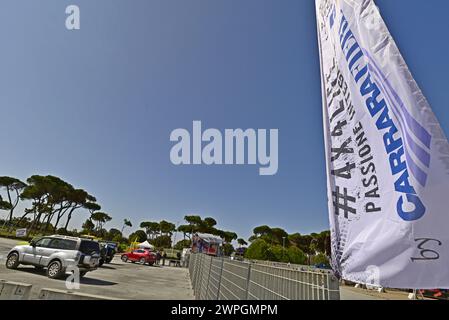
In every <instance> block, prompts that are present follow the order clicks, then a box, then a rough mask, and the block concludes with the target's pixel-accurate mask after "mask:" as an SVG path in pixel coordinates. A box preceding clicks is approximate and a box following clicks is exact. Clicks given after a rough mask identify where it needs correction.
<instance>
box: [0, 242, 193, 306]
mask: <svg viewBox="0 0 449 320" xmlns="http://www.w3.org/2000/svg"><path fill="white" fill-rule="evenodd" d="M17 243H18V241H17V240H10V239H3V238H0V256H1V257H0V279H3V280H8V281H15V282H23V283H28V284H32V285H33V289H32V292H31V297H32V298H36V297H37V295H38V293H39V291H40V289H42V288H51V289H61V290H67V289H66V286H65V280H52V279H48V278H47V277H46V276H45V272H39V271H36V270H35V268H34V267H32V266H20V267H19V269H17V270H9V269H7V268H6V267H5V258H6V257H5V255H6V253H7V252H8V251H9V250H10V249H11V248H12V247H13V246H14V245H16V244H17ZM79 292H82V293H87V294H93V295H101V296H107V297H112V298H119V299H145V300H146V299H148V300H153V299H167V300H171V299H180V300H191V299H194V296H193V292H192V288H191V285H190V279H189V275H188V270H187V269H184V268H173V267H150V266H142V265H139V264H133V263H123V262H122V261H121V260H120V259H119V258H118V257H116V258H114V260H113V261H112V263H111V264H107V265H105V266H104V267H102V268H99V269H98V270H95V271H93V272H90V273H88V274H87V275H86V277H85V278H83V279H82V280H81V286H80V290H79Z"/></svg>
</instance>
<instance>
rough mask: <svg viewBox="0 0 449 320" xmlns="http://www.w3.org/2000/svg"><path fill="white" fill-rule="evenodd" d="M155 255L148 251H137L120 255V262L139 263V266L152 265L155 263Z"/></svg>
mask: <svg viewBox="0 0 449 320" xmlns="http://www.w3.org/2000/svg"><path fill="white" fill-rule="evenodd" d="M156 259H157V258H156V254H155V253H154V252H152V251H150V250H148V249H137V250H133V251H130V252H127V253H124V254H122V261H123V262H127V261H131V262H139V263H140V264H149V265H150V266H152V265H154V263H155V262H156Z"/></svg>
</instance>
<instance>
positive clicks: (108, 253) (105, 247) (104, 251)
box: [99, 241, 116, 267]
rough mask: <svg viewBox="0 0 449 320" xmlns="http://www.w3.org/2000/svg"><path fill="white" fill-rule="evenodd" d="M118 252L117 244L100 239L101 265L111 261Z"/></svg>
mask: <svg viewBox="0 0 449 320" xmlns="http://www.w3.org/2000/svg"><path fill="white" fill-rule="evenodd" d="M115 253H116V245H114V244H112V243H108V242H103V241H100V262H99V266H100V267H101V266H102V265H103V264H105V263H111V261H112V259H113V258H114V255H115Z"/></svg>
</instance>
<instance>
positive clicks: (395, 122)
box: [316, 0, 449, 289]
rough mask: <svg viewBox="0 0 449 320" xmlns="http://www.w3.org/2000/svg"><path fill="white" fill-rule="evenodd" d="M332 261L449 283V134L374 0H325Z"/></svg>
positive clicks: (393, 278) (384, 277) (374, 280)
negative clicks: (440, 122) (431, 106)
mask: <svg viewBox="0 0 449 320" xmlns="http://www.w3.org/2000/svg"><path fill="white" fill-rule="evenodd" d="M316 13H317V27H318V40H319V48H320V62H321V76H322V95H323V123H324V137H325V149H326V163H327V166H326V168H327V177H328V205H329V217H330V225H331V234H332V264H333V268H334V270H335V271H336V273H337V274H338V275H339V276H340V277H342V278H343V279H345V280H349V281H353V282H356V283H363V284H371V285H374V286H382V287H390V288H408V289H435V288H441V289H443V288H449V267H448V266H449V143H448V140H447V138H446V137H445V135H444V133H443V130H442V129H441V127H440V125H439V123H438V120H437V119H436V117H435V115H434V113H433V112H432V109H431V108H430V106H429V104H428V102H427V100H426V99H425V97H424V96H423V94H422V92H421V90H420V89H419V87H418V85H417V84H416V82H415V80H414V79H413V76H412V75H411V73H410V71H409V69H408V67H407V65H406V63H405V61H404V59H403V57H402V56H401V54H400V52H399V49H398V47H397V46H396V44H395V42H394V40H393V38H392V36H391V35H390V33H389V31H388V29H387V26H386V25H385V22H384V21H383V19H382V17H381V15H380V12H379V10H378V8H377V7H376V5H375V3H374V1H373V0H316Z"/></svg>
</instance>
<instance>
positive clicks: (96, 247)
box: [79, 240, 100, 254]
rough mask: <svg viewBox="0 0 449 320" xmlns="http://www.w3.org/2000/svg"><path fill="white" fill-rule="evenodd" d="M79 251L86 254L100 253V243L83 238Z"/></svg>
mask: <svg viewBox="0 0 449 320" xmlns="http://www.w3.org/2000/svg"><path fill="white" fill-rule="evenodd" d="M79 251H81V252H82V253H84V254H92V253H97V254H98V253H100V244H99V243H98V242H95V241H90V240H82V241H81V244H80V248H79Z"/></svg>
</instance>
